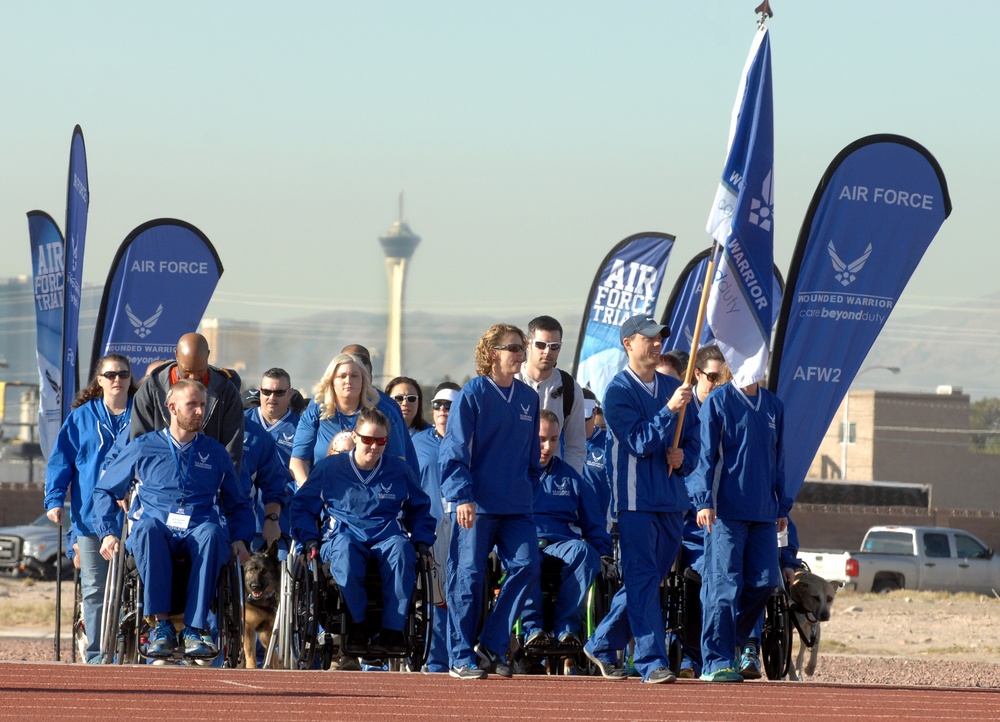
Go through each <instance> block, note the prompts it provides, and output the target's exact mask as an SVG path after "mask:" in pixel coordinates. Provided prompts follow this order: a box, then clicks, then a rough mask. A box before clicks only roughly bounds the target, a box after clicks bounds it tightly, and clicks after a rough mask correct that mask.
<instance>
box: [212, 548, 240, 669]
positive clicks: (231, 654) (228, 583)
mask: <svg viewBox="0 0 1000 722" xmlns="http://www.w3.org/2000/svg"><path fill="white" fill-rule="evenodd" d="M216 594H217V597H216V600H217V610H216V612H217V614H216V616H217V620H218V625H219V654H221V655H222V666H223V667H228V668H230V669H235V668H237V667H241V666H242V665H243V567H242V565H241V564H240V562H239V559H237V558H235V557H232V558H230V560H229V561H228V562H227V563H226V566H224V567H223V568H222V572H221V573H220V574H219V583H218V589H217V592H216Z"/></svg>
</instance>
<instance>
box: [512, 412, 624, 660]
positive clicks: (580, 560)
mask: <svg viewBox="0 0 1000 722" xmlns="http://www.w3.org/2000/svg"><path fill="white" fill-rule="evenodd" d="M540 416H541V421H540V423H539V428H538V435H539V439H540V444H541V454H542V455H541V458H540V459H539V463H540V465H541V467H542V479H541V484H540V485H539V487H538V491H537V492H536V493H535V503H534V516H535V529H536V531H537V533H538V542H539V547H540V548H541V551H542V556H543V557H551V558H553V559H558V560H559V561H560V562H562V565H561V569H560V583H559V593H558V595H557V597H556V600H555V614H554V616H553V620H552V626H551V628H549V629H544V628H543V623H542V620H543V613H542V587H541V584H536V585H535V586H534V587H533V588H532V590H531V594H530V595H529V596H528V601H527V603H526V604H525V606H524V613H523V614H522V615H521V621H522V623H523V625H524V642H525V647H527V648H529V649H530V648H534V647H538V648H543V647H548V646H550V645H551V644H552V642H553V638H554V641H555V642H557V643H558V645H559V646H560V647H564V648H566V649H575V650H576V651H577V652H579V650H580V647H581V646H582V642H581V641H580V637H579V636H578V635H579V633H580V628H581V627H582V626H583V615H584V608H583V600H584V597H585V596H586V594H587V589H588V588H589V587H590V584H591V582H593V581H594V578H595V577H596V576H597V575H598V574H599V573H600V571H601V565H602V562H603V563H606V564H608V565H612V564H613V553H614V549H613V548H612V546H611V535H610V534H608V530H607V527H606V511H605V510H604V509H602V507H601V501H600V497H599V496H598V493H597V490H596V489H595V488H594V485H593V484H592V483H591V482H589V481H587V480H585V479H583V478H582V477H581V476H580V475H579V474H577V473H576V470H574V469H573V468H572V467H571V466H570V465H569V464H567V463H566V462H565V461H563V460H562V459H560V458H559V457H558V456H556V454H557V452H558V451H559V438H560V429H559V417H558V416H556V415H555V414H554V413H553V412H551V411H549V410H547V409H543V410H542V411H541V412H540ZM549 632H551V633H552V636H551V637H550V636H549V634H548V633H549Z"/></svg>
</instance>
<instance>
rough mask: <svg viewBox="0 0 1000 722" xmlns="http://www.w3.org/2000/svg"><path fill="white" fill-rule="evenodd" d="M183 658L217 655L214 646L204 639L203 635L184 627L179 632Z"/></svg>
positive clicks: (196, 630) (192, 628)
mask: <svg viewBox="0 0 1000 722" xmlns="http://www.w3.org/2000/svg"><path fill="white" fill-rule="evenodd" d="M181 640H182V641H183V642H184V656H185V657H201V658H203V659H204V658H206V657H214V656H215V655H217V654H218V653H219V650H217V649H216V648H215V645H214V644H212V643H211V642H210V641H208V640H206V639H205V634H204V633H203V632H202V631H201V630H200V629H195V628H194V627H184V629H183V630H182V631H181Z"/></svg>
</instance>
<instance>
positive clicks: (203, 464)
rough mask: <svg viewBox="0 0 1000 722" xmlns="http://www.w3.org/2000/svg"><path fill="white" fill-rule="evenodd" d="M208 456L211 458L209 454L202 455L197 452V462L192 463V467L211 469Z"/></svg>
mask: <svg viewBox="0 0 1000 722" xmlns="http://www.w3.org/2000/svg"><path fill="white" fill-rule="evenodd" d="M210 456H211V454H202V453H201V452H200V451H199V452H198V460H197V461H196V462H194V465H195V466H196V467H197V468H199V469H211V468H212V465H211V464H210V463H208V459H209V457H210Z"/></svg>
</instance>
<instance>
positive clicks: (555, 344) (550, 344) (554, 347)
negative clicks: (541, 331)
mask: <svg viewBox="0 0 1000 722" xmlns="http://www.w3.org/2000/svg"><path fill="white" fill-rule="evenodd" d="M529 343H530V344H531V345H532V346H534V347H535V348H537V349H538V350H539V351H544V350H545V349H549V350H550V351H558V350H559V349H561V348H562V341H530V342H529Z"/></svg>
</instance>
